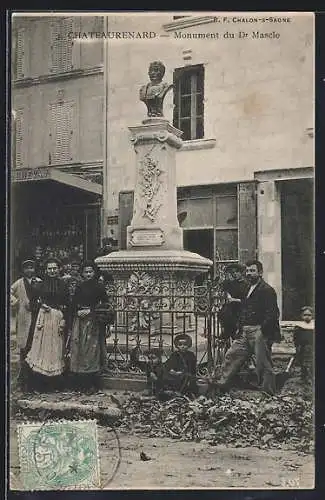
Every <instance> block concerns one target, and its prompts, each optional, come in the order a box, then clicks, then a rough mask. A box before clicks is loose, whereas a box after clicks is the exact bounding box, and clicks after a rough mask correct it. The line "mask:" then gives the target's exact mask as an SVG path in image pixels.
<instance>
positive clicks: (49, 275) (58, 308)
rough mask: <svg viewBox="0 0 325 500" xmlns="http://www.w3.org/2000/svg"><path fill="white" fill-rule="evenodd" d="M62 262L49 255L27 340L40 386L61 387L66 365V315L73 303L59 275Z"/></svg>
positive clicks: (27, 359)
mask: <svg viewBox="0 0 325 500" xmlns="http://www.w3.org/2000/svg"><path fill="white" fill-rule="evenodd" d="M59 269H60V264H59V261H58V260H57V259H49V260H48V261H47V262H46V264H45V277H44V280H43V282H42V283H41V284H40V285H39V286H38V287H37V296H38V298H37V307H36V311H35V314H34V318H33V322H32V328H31V330H30V335H29V339H28V341H27V349H26V351H27V355H26V363H27V364H28V365H29V367H30V369H31V370H32V372H33V373H34V374H35V375H36V377H34V381H35V382H36V385H37V388H38V389H40V390H49V389H56V388H59V387H60V383H61V382H62V381H61V378H60V376H61V375H62V374H63V372H64V369H65V352H64V349H65V319H66V313H67V306H68V303H69V296H68V289H67V286H66V284H65V283H64V282H63V281H62V280H61V279H60V278H59Z"/></svg>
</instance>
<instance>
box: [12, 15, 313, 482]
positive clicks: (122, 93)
mask: <svg viewBox="0 0 325 500" xmlns="http://www.w3.org/2000/svg"><path fill="white" fill-rule="evenodd" d="M10 26H11V27H10V38H9V39H10V43H11V47H10V48H11V50H10V66H9V72H10V75H11V76H10V87H11V89H10V97H9V98H10V112H11V117H10V125H9V127H10V131H9V134H10V146H11V147H10V150H11V154H10V169H9V170H10V172H9V174H10V175H9V177H10V265H9V267H10V269H9V270H8V272H9V276H10V278H9V281H10V286H9V290H8V294H9V298H10V300H9V301H8V315H9V318H10V328H8V330H9V331H8V336H9V339H8V346H9V351H10V352H9V358H10V361H9V363H10V367H9V369H10V387H9V392H10V394H9V404H8V406H9V412H10V413H9V428H8V433H9V434H10V439H9V477H10V490H12V491H38V490H54V491H67V490H83V491H85V490H246V489H247V490H288V489H294V490H312V489H313V488H314V487H315V439H314V437H315V428H314V427H315V424H314V419H315V397H314V394H315V389H314V384H315V366H314V365H315V363H314V358H315V349H314V336H315V325H314V319H315V292H314V285H315V269H314V267H315V264H314V260H315V223H314V204H315V194H314V189H315V187H314V184H315V182H314V170H315V141H314V135H315V130H314V129H315V125H314V123H315V88H314V87H315V74H314V68H315V33H314V31H315V15H314V13H312V12H266V11H263V12H253V11H252V12H235V11H234V12H231V11H227V12H218V11H211V12H207V11H205V12H199V11H195V12H194V11H192V12H190V11H189V12H186V11H183V12H177V11H175V12H173V11H161V12H159V11H157V12H154V11H150V12H145V11H143V12H141V11H139V12H131V11H130V12H127V11H120V12H119V11H116V12H99V11H98V12H97V11H93V12H86V11H85V12H83V11H71V12H69V11H65V12H60V11H57V12H56V11H42V12H37V11H34V12H32V11H31V12H21V11H20V12H18V11H17V12H11V19H10Z"/></svg>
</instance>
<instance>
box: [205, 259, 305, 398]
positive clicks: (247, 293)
mask: <svg viewBox="0 0 325 500" xmlns="http://www.w3.org/2000/svg"><path fill="white" fill-rule="evenodd" d="M227 271H228V278H229V279H226V280H225V281H224V283H223V289H224V292H225V294H226V301H225V304H224V306H223V307H222V308H221V310H220V312H219V316H220V318H219V319H220V322H221V324H222V327H223V336H224V337H225V338H227V339H229V340H230V343H231V345H230V348H229V350H228V351H227V353H226V356H225V360H224V363H223V365H222V369H221V377H220V379H219V380H218V381H216V384H215V385H216V387H217V388H218V389H219V390H221V391H224V390H227V389H228V388H229V386H230V385H231V381H232V380H233V379H234V376H235V375H236V374H237V373H238V372H239V370H240V368H241V367H242V365H243V364H244V363H245V362H246V361H247V360H249V359H250V358H252V357H253V358H254V362H255V368H256V373H257V379H258V383H259V385H260V387H261V388H262V390H263V391H265V392H267V393H269V394H274V393H275V390H276V384H275V375H274V371H273V364H272V345H273V343H274V342H280V341H281V338H282V336H281V332H280V325H279V316H280V313H279V308H278V305H277V296H276V292H275V290H274V289H273V288H272V287H271V286H270V285H269V284H268V283H266V282H265V281H264V280H263V266H262V263H261V262H259V261H257V260H255V261H254V260H252V261H249V262H247V263H246V266H242V265H241V264H237V263H234V264H231V265H230V266H228V269H227ZM293 341H294V345H295V347H296V355H295V361H296V363H297V364H298V365H300V369H301V370H300V373H301V379H302V382H304V383H307V384H309V383H311V382H312V380H313V346H314V321H313V311H312V308H311V307H310V306H304V307H302V309H301V317H300V321H296V322H295V326H294V330H293Z"/></svg>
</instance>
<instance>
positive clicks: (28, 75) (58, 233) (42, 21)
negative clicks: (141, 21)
mask: <svg viewBox="0 0 325 500" xmlns="http://www.w3.org/2000/svg"><path fill="white" fill-rule="evenodd" d="M102 25H103V18H102V17H99V18H98V17H76V16H73V17H46V16H41V17H39V16H34V17H30V16H29V17H26V16H22V17H21V16H14V17H13V19H12V137H13V141H12V174H11V179H12V218H13V225H12V249H13V264H14V267H15V268H16V269H17V267H18V268H19V262H20V261H21V259H22V258H24V257H25V256H27V255H28V256H32V255H34V256H36V257H37V258H39V256H40V255H42V256H45V255H55V256H57V257H61V258H62V257H64V256H71V255H72V254H73V255H74V256H77V257H79V258H84V257H92V256H93V255H94V254H95V253H96V250H97V248H98V246H99V239H100V230H101V228H100V217H101V205H102V183H103V143H104V127H103V124H104V85H103V80H104V77H103V74H104V72H103V44H102V43H100V42H97V43H96V42H94V43H93V44H92V45H91V46H90V45H88V46H87V45H84V44H83V45H81V44H77V43H75V42H74V40H73V39H72V38H69V33H70V32H71V31H80V30H81V31H82V30H96V31H97V30H98V29H102Z"/></svg>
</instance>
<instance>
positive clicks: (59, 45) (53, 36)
mask: <svg viewBox="0 0 325 500" xmlns="http://www.w3.org/2000/svg"><path fill="white" fill-rule="evenodd" d="M74 27H75V26H74V19H73V18H72V17H66V18H61V19H57V20H55V21H52V22H51V24H50V51H49V57H50V60H49V70H50V73H62V72H65V71H71V70H72V69H73V62H74V61H73V40H72V39H71V38H69V36H68V34H69V32H72V31H74Z"/></svg>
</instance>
